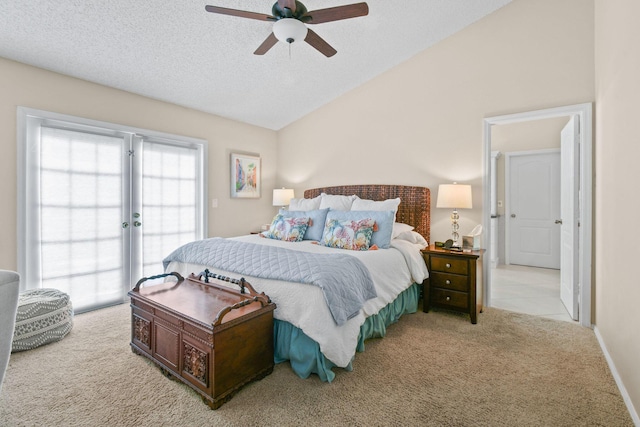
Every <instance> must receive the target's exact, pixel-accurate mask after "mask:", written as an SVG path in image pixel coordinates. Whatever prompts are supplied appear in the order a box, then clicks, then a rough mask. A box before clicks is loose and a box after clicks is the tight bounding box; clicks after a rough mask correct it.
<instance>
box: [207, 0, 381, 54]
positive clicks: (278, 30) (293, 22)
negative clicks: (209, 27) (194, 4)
mask: <svg viewBox="0 0 640 427" xmlns="http://www.w3.org/2000/svg"><path fill="white" fill-rule="evenodd" d="M205 10H206V11H207V12H211V13H219V14H221V15H231V16H239V17H241V18H249V19H257V20H259V21H271V22H274V24H273V32H272V33H271V34H269V37H267V38H266V40H265V41H263V42H262V44H261V45H260V46H259V47H258V49H256V51H255V52H253V53H254V54H255V55H264V54H265V53H267V51H268V50H269V49H271V48H272V47H273V46H274V45H275V44H276V43H277V42H278V40H280V41H283V42H286V43H289V45H291V43H293V42H296V41H299V40H304V41H306V42H307V43H309V44H310V45H311V46H312V47H314V48H315V49H316V50H318V51H319V52H320V53H322V54H323V55H325V56H326V57H331V56H333V55H335V54H336V52H337V51H336V50H335V49H334V48H333V47H331V45H329V43H327V42H326V41H325V40H324V39H323V38H322V37H320V36H319V35H318V34H316V33H315V32H314V31H313V30H312V29H310V28H308V27H307V26H306V25H305V24H322V23H325V22H332V21H339V20H341V19H349V18H356V17H358V16H365V15H367V14H368V13H369V6H368V5H367V3H364V2H363V3H355V4H349V5H345V6H336V7H329V8H327V9H318V10H312V11H307V8H306V7H305V5H303V4H302V3H301V2H299V1H295V0H278V1H277V2H276V3H274V5H273V7H272V8H271V13H272V15H264V14H261V13H256V12H247V11H244V10H237V9H228V8H226V7H218V6H206V7H205Z"/></svg>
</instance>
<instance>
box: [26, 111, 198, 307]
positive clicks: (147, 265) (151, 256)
mask: <svg viewBox="0 0 640 427" xmlns="http://www.w3.org/2000/svg"><path fill="white" fill-rule="evenodd" d="M18 119H19V126H18V128H19V129H20V130H21V134H20V135H19V137H18V144H19V150H18V155H19V159H18V164H19V170H18V174H19V184H18V185H19V187H20V188H19V191H18V194H19V201H18V206H19V212H18V215H19V221H18V224H19V227H18V228H19V229H18V241H19V245H18V251H19V252H18V263H19V265H18V270H19V272H20V274H21V278H22V285H21V286H22V288H23V289H35V288H56V289H59V290H61V291H63V292H66V293H68V294H69V295H70V297H71V301H72V303H73V305H74V309H75V310H76V312H82V311H87V310H91V309H94V308H98V307H102V306H106V305H112V304H116V303H121V302H123V301H124V300H125V299H126V293H127V291H128V290H129V289H131V287H132V284H134V283H135V282H136V281H137V280H138V279H140V278H141V277H144V276H150V275H155V274H158V273H161V272H162V259H163V258H164V257H165V256H166V255H167V254H169V253H170V252H171V251H172V250H173V249H175V248H176V247H177V246H179V245H181V244H183V243H186V242H188V241H191V240H197V239H201V238H203V237H204V236H206V223H205V218H206V203H205V194H206V185H205V183H206V179H205V176H206V169H205V164H204V159H205V158H206V156H205V154H206V142H205V141H201V140H194V139H191V138H185V137H176V136H171V135H164V134H159V133H156V132H150V131H144V130H140V129H131V128H126V127H122V126H117V125H113V124H108V123H102V122H94V121H89V120H85V119H80V118H75V117H69V116H62V115H57V114H53V113H48V112H42V111H37V110H30V109H26V108H20V109H19V117H18Z"/></svg>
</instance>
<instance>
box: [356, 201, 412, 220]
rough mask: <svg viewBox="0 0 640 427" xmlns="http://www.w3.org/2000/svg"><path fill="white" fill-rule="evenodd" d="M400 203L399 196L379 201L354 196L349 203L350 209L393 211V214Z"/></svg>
mask: <svg viewBox="0 0 640 427" xmlns="http://www.w3.org/2000/svg"><path fill="white" fill-rule="evenodd" d="M399 205H400V198H399V197H398V198H395V199H387V200H383V201H381V202H376V201H373V200H367V199H361V198H359V197H356V199H355V200H354V201H353V204H352V205H351V210H352V211H393V215H394V217H395V214H396V213H397V212H398V206H399Z"/></svg>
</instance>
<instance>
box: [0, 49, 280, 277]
mask: <svg viewBox="0 0 640 427" xmlns="http://www.w3.org/2000/svg"><path fill="white" fill-rule="evenodd" d="M18 106H24V107H31V108H36V109H41V110H47V111H52V112H55V113H61V114H70V115H74V116H79V117H84V118H88V119H93V120H101V121H106V122H111V123H116V124H123V125H128V126H134V127H138V128H143V129H150V130H155V131H161V132H167V133H172V134H177V135H185V136H190V137H194V138H202V139H205V140H207V141H208V142H209V182H208V185H209V200H211V199H212V198H217V199H218V201H219V208H217V209H212V208H209V235H210V236H214V235H216V236H232V235H237V234H247V233H248V232H249V231H251V230H255V229H259V227H260V225H261V224H263V223H264V222H266V221H269V220H270V219H271V217H272V216H273V214H274V213H275V210H274V208H273V207H272V206H271V190H272V189H273V187H274V186H275V185H278V183H277V182H276V181H275V179H276V178H275V171H276V161H277V155H276V153H277V150H276V133H275V132H274V131H270V130H266V129H263V128H259V127H256V126H251V125H246V124H242V123H239V122H235V121H232V120H227V119H223V118H220V117H217V116H213V115H211V114H205V113H201V112H197V111H194V110H190V109H187V108H182V107H179V106H176V105H172V104H168V103H164V102H160V101H155V100H152V99H149V98H145V97H142V96H137V95H133V94H131V93H128V92H123V91H120V90H116V89H111V88H107V87H104V86H100V85H97V84H93V83H89V82H86V81H83V80H78V79H75V78H72V77H67V76H63V75H60V74H56V73H52V72H49V71H45V70H42V69H38V68H34V67H30V66H27V65H24V64H20V63H17V62H13V61H9V60H6V59H3V58H0V150H1V153H2V154H1V155H0V169H1V170H2V180H0V199H1V200H2V201H3V204H2V209H0V242H1V243H0V269H11V270H15V269H16V268H17V261H16V260H17V254H16V209H17V206H16V197H17V195H16V192H17V189H16V187H17V171H16V148H17V147H16V108H17V107H18ZM231 152H242V153H246V154H260V155H261V157H262V166H263V175H262V185H263V197H262V198H260V199H250V200H249V199H242V200H239V199H231V198H230V175H231V172H230V169H229V156H230V153H231ZM209 206H211V202H209Z"/></svg>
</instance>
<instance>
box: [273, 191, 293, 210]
mask: <svg viewBox="0 0 640 427" xmlns="http://www.w3.org/2000/svg"><path fill="white" fill-rule="evenodd" d="M294 197H295V195H294V194H293V189H292V188H284V187H282V188H275V189H274V190H273V206H280V207H281V208H283V209H284V208H285V207H286V206H289V202H290V201H291V199H293V198H294Z"/></svg>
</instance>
